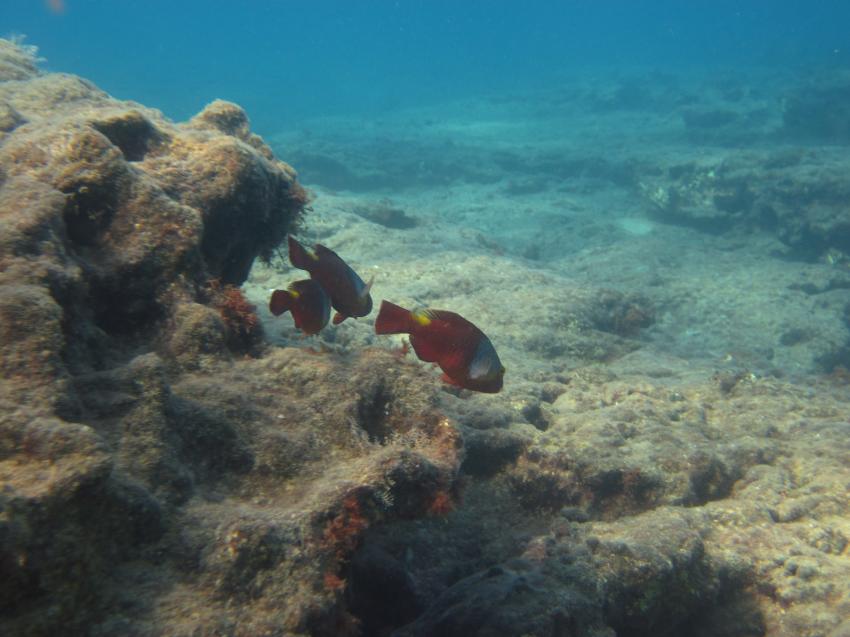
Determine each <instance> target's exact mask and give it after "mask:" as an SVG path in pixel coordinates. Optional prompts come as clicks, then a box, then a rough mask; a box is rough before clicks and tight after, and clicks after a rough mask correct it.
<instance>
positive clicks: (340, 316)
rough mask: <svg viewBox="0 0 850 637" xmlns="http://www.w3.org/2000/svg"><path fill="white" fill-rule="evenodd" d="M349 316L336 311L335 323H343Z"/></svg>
mask: <svg viewBox="0 0 850 637" xmlns="http://www.w3.org/2000/svg"><path fill="white" fill-rule="evenodd" d="M347 318H348V317H347V316H345V315H344V314H340V313H339V312H336V313H335V314H334V325H339V324H340V323H342V322H343V321H344V320H345V319H347Z"/></svg>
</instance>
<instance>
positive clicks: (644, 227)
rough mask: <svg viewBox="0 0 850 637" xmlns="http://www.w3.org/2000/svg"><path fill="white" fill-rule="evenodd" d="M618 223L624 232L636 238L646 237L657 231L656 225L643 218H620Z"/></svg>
mask: <svg viewBox="0 0 850 637" xmlns="http://www.w3.org/2000/svg"><path fill="white" fill-rule="evenodd" d="M616 223H617V225H618V226H619V227H620V228H621V229H622V230H623V231H625V232H627V233H629V234H631V235H634V236H636V237H645V236H646V235H648V234H651V233H652V231H653V230H655V224H654V223H653V222H652V221H650V220H649V219H646V218H643V217H620V218H619V219H617V222H616Z"/></svg>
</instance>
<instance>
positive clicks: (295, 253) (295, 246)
mask: <svg viewBox="0 0 850 637" xmlns="http://www.w3.org/2000/svg"><path fill="white" fill-rule="evenodd" d="M288 242H289V262H290V263H291V264H292V265H293V267H296V268H298V269H299V270H308V271H309V269H310V266H311V264H312V262H313V261H314V259H313V258H311V255H310V253H309V252H307V248H305V247H304V246H302V245H301V244H300V243H298V241H296V240H295V239H294V238H293V237H292V235H290V236H289V240H288Z"/></svg>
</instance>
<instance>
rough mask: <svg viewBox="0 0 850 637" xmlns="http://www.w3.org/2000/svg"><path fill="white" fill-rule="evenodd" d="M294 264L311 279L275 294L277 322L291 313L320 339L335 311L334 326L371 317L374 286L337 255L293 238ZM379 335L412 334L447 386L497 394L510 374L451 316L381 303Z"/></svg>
mask: <svg viewBox="0 0 850 637" xmlns="http://www.w3.org/2000/svg"><path fill="white" fill-rule="evenodd" d="M289 261H290V263H292V265H293V267H296V268H298V269H300V270H306V271H307V273H308V274H309V275H310V278H309V279H302V280H299V281H295V282H293V283H292V284H290V285H289V287H288V288H287V289H286V290H274V291H273V292H272V295H271V299H270V300H269V310H270V311H271V313H272V314H274V315H275V316H280V315H281V314H284V313H285V312H291V313H292V317H293V319H294V321H295V327H296V328H298V329H299V330H301V331H302V332H303V333H304V334H318V333H319V332H320V331H321V330H322V329H323V328H324V327H325V326H326V325H327V324H328V322H329V320H330V314H331V308H333V309H334V310H336V313H335V314H334V317H333V323H334V325H338V324H339V323H342V322H343V321H344V320H345V319H347V318H359V317H363V316H368V315H369V313H370V312H371V311H372V296H371V294H370V291H371V288H372V281H369V283H364V282H363V279H361V278H360V277H359V276H358V274H357V273H356V272H355V271H354V270H353V269H352V268H351V267H350V266H349V265H348V264H347V263H346V262H345V261H344V260H343V259H342V258H341V257H340V256H339V255H338V254H337V253H336V252H334V251H333V250H330V249H329V248H326V247H325V246H323V245H321V244H316V245H315V247H314V248H313V249H312V250H310V249H308V248H306V247H304V246H303V245H301V244H300V243H299V242H298V241H296V240H295V239H294V238H293V237H289ZM375 333H376V334H408V335H409V338H410V345H411V346H412V347H413V351H414V353H415V354H416V356H417V357H418V358H419V360H421V361H424V362H426V363H435V364H436V365H438V366H439V367H440V369H441V370H442V371H443V376H442V378H443V380H444V381H445V382H447V383H449V384H451V385H455V386H457V387H461V388H463V389H469V390H472V391H478V392H485V393H490V394H495V393H497V392H499V391H501V389H502V384H503V380H504V376H505V368H504V366H503V365H502V363H501V361H500V360H499V355H498V354H497V353H496V348H495V347H493V343H492V342H491V341H490V339H489V338H487V335H486V334H484V332H482V331H481V330H480V329H479V328H478V327H476V326H475V325H474V324H473V323H471V322H470V321H468V320H467V319H465V318H464V317H462V316H461V315H459V314H456V313H454V312H449V311H447V310H433V309H420V310H414V311H411V310H407V309H405V308H403V307H400V306H398V305H395V304H394V303H390V302H389V301H382V302H381V308H380V310H379V311H378V316H377V318H376V319H375Z"/></svg>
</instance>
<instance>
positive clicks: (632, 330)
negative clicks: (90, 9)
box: [0, 41, 850, 637]
mask: <svg viewBox="0 0 850 637" xmlns="http://www.w3.org/2000/svg"><path fill="white" fill-rule="evenodd" d="M0 80H2V82H0V131H2V132H0V171H2V172H0V289H2V294H0V339H2V343H3V349H2V354H0V369H2V373H3V382H2V384H0V401H1V402H2V405H3V408H4V409H3V411H2V415H0V571H1V572H0V634H3V635H27V636H36V635H39V636H40V635H93V636H106V635H140V636H142V635H144V636H147V635H175V636H178V635H179V636H184V635H185V636H187V637H188V636H190V635H191V636H196V635H198V636H201V635H203V636H206V635H233V636H237V635H239V636H242V635H244V636H252V635H280V636H293V637H294V636H306V635H316V636H332V635H340V636H345V635H361V636H363V637H373V636H374V637H379V636H380V637H383V636H393V637H413V636H421V637H425V636H435V637H439V636H446V637H453V636H458V637H459V636H476V635H480V636H509V637H510V636H517V637H521V636H535V637H547V636H551V637H585V636H588V637H589V636H594V637H603V636H604V637H613V636H614V635H617V636H620V637H643V636H650V635H652V636H662V637H663V636H678V635H694V636H696V637H749V636H756V635H776V636H782V637H785V636H788V637H791V636H795V637H796V636H804V637H815V636H825V637H826V636H828V637H839V636H846V635H848V634H850V619H848V618H850V586H848V585H847V582H848V581H850V548H848V538H850V495H849V494H850V436H848V433H850V393H848V389H850V372H848V368H850V256H848V255H850V182H848V180H847V174H848V168H850V159H848V158H847V153H846V150H847V144H850V109H848V108H847V107H846V104H847V103H850V101H848V99H850V76H847V75H842V74H839V73H835V72H826V71H824V72H821V73H815V74H813V73H807V74H802V73H801V74H799V75H797V74H794V73H791V72H785V73H776V72H755V71H754V72H751V73H742V72H737V73H734V74H732V73H725V74H711V73H706V74H704V75H702V76H700V77H685V76H676V75H666V74H659V73H652V72H633V73H630V74H623V75H621V76H613V75H611V74H610V73H608V74H599V75H597V76H594V75H591V74H587V75H585V76H575V77H565V78H564V79H563V81H562V82H561V83H559V84H558V85H557V86H553V87H552V88H550V89H548V90H546V91H539V92H536V93H517V94H500V95H497V96H496V95H494V96H489V97H482V98H478V99H474V100H473V99H470V100H466V101H463V102H454V103H443V104H438V105H430V106H422V107H420V108H417V109H405V110H396V111H393V112H387V113H386V114H384V115H383V116H381V117H380V118H377V117H373V118H368V119H366V118H358V117H347V118H333V119H331V118H327V119H316V120H314V121H309V122H302V123H300V124H299V125H298V126H296V127H291V128H289V129H287V130H286V131H285V132H282V133H280V134H279V135H277V136H272V137H271V138H269V139H266V140H265V141H264V140H262V139H260V138H259V137H257V136H256V135H254V134H252V133H251V132H250V129H249V126H248V121H247V118H246V116H245V114H244V113H243V112H242V111H241V110H240V109H239V108H238V107H236V106H235V105H232V104H228V103H225V102H215V103H213V104H211V105H210V106H209V107H207V108H206V109H205V110H204V111H203V112H202V113H200V114H199V115H198V116H196V117H195V118H193V119H191V120H190V121H188V122H186V123H183V124H174V123H172V122H169V121H168V120H167V119H165V118H164V117H163V116H162V115H161V114H160V113H158V112H157V111H154V110H152V109H148V108H146V107H144V106H141V105H139V104H134V103H129V102H119V101H115V100H113V99H111V98H110V97H109V96H108V95H106V94H105V93H102V92H101V91H99V90H98V89H97V88H96V87H94V86H92V85H91V84H90V83H88V82H85V81H83V80H80V79H79V78H76V77H74V76H69V75H61V74H44V73H40V72H39V71H38V70H37V68H36V66H35V64H34V61H33V59H32V56H31V52H30V51H27V50H24V49H21V48H18V47H15V46H13V45H12V44H11V43H7V42H5V41H0ZM276 158H281V159H284V160H286V162H288V164H285V163H283V162H282V161H280V160H279V159H276ZM290 164H291V166H293V167H294V169H295V171H297V173H298V177H297V179H296V176H295V175H296V173H295V171H293V169H292V168H290ZM299 182H300V184H303V185H305V186H307V187H308V188H309V191H310V192H311V196H312V198H311V200H309V201H308V200H307V199H306V194H305V192H304V191H303V190H302V188H301V187H300V186H299ZM288 232H296V233H297V236H298V237H299V238H300V239H302V240H303V241H306V242H321V243H323V244H325V245H327V246H329V247H331V248H332V249H334V250H336V251H337V252H339V253H340V254H341V255H342V256H344V257H345V258H346V259H347V260H348V262H349V263H351V264H352V265H353V266H354V267H355V268H356V269H357V270H358V272H359V273H360V274H361V275H362V276H363V278H364V279H368V278H369V277H371V276H373V275H374V277H375V282H374V287H373V290H372V293H373V296H374V297H375V299H376V305H377V301H380V299H384V298H386V299H390V300H392V301H394V302H396V303H399V304H401V305H406V306H426V307H435V308H440V309H448V310H453V311H456V312H460V313H461V314H463V315H464V316H466V317H467V318H470V319H471V320H473V321H474V322H475V323H477V324H478V325H479V326H480V327H482V328H483V329H484V330H485V331H486V333H487V334H488V335H489V336H490V338H491V339H492V341H493V342H494V344H495V346H496V348H497V349H498V351H499V354H500V356H501V358H502V361H503V362H504V364H505V365H506V367H507V374H506V378H505V388H504V390H503V391H502V392H501V393H500V394H498V395H480V394H473V393H470V392H467V391H461V390H457V389H456V388H452V387H448V386H444V385H442V384H441V383H440V381H439V373H438V372H437V371H436V370H434V369H432V368H431V367H430V366H427V365H424V364H421V363H419V362H417V361H416V360H415V358H413V356H412V355H411V354H407V355H405V353H404V351H403V350H402V349H401V347H400V346H401V338H399V337H376V336H375V335H374V333H373V321H374V313H373V315H372V316H370V317H366V318H363V319H358V320H356V321H351V320H349V321H346V322H345V323H343V324H342V325H341V326H338V327H329V328H327V329H326V330H325V331H324V332H322V333H321V334H320V335H319V336H318V337H312V338H305V337H302V336H300V335H299V334H298V333H297V332H296V330H295V329H294V328H293V325H292V319H291V317H290V316H289V315H285V316H283V317H282V318H273V317H271V316H270V315H269V313H268V311H267V310H266V304H267V299H268V295H269V290H270V289H272V288H276V287H285V285H286V284H288V283H289V282H290V281H292V280H294V279H296V278H303V272H300V271H297V270H294V269H292V268H291V267H289V266H288V265H287V263H286V262H285V260H284V259H282V258H281V256H280V255H279V254H278V251H277V249H276V246H277V245H278V244H279V242H280V241H281V240H282V239H283V238H284V237H285V235H286V234H287V233H288ZM252 264H253V267H252ZM249 272H250V274H249ZM240 290H241V291H240ZM251 304H254V305H256V314H255V313H254V310H253V309H252V307H251Z"/></svg>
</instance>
